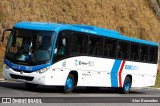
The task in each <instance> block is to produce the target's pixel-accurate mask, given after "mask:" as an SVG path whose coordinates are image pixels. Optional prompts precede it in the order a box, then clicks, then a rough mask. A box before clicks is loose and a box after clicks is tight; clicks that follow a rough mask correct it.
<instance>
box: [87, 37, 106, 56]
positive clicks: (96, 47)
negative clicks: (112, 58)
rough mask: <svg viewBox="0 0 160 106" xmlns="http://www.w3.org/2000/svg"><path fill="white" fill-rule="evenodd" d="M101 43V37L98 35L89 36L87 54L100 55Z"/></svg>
mask: <svg viewBox="0 0 160 106" xmlns="http://www.w3.org/2000/svg"><path fill="white" fill-rule="evenodd" d="M102 43H103V39H101V38H99V37H92V36H91V37H90V38H89V50H88V54H89V55H102V48H103V46H102Z"/></svg>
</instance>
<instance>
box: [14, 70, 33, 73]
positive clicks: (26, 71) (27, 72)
mask: <svg viewBox="0 0 160 106" xmlns="http://www.w3.org/2000/svg"><path fill="white" fill-rule="evenodd" d="M14 71H16V72H24V73H32V71H22V70H14Z"/></svg>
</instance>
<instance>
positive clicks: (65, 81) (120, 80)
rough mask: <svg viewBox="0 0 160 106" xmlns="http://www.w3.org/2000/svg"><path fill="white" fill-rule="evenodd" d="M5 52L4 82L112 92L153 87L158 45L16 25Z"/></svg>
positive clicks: (85, 29)
mask: <svg viewBox="0 0 160 106" xmlns="http://www.w3.org/2000/svg"><path fill="white" fill-rule="evenodd" d="M6 31H11V33H10V36H9V39H8V43H7V46H6V52H5V58H4V63H5V65H4V67H3V78H4V79H6V80H15V81H20V82H24V83H25V85H26V87H28V88H31V89H33V88H36V87H37V85H50V86H63V87H64V91H65V93H71V92H72V90H73V89H74V87H75V86H77V87H78V86H84V87H95V88H96V87H113V88H118V89H119V90H120V91H121V92H122V93H129V91H130V88H131V87H147V86H154V84H155V80H156V75H157V66H158V47H159V45H158V43H156V42H150V41H146V40H140V39H135V38H130V37H126V36H123V35H121V34H120V33H119V32H117V31H114V30H109V29H104V28H99V27H95V26H87V25H79V24H54V23H42V22H18V23H16V24H15V25H14V27H13V28H12V29H7V30H5V31H4V32H3V35H2V41H3V40H4V35H5V32H6Z"/></svg>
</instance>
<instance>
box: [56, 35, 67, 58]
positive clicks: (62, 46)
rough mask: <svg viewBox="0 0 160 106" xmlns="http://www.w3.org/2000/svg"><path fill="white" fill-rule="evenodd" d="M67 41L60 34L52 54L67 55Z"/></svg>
mask: <svg viewBox="0 0 160 106" xmlns="http://www.w3.org/2000/svg"><path fill="white" fill-rule="evenodd" d="M67 45H68V39H67V38H66V37H65V36H62V35H61V34H60V35H59V36H58V39H57V42H56V48H55V51H54V53H55V54H56V55H67V49H68V46H67Z"/></svg>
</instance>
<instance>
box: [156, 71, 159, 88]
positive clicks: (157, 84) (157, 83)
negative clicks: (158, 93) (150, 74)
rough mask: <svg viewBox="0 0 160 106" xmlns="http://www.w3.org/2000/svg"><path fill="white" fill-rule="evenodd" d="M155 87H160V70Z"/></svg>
mask: <svg viewBox="0 0 160 106" xmlns="http://www.w3.org/2000/svg"><path fill="white" fill-rule="evenodd" d="M155 87H156V88H160V72H159V73H158V75H157V78H156V84H155Z"/></svg>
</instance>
